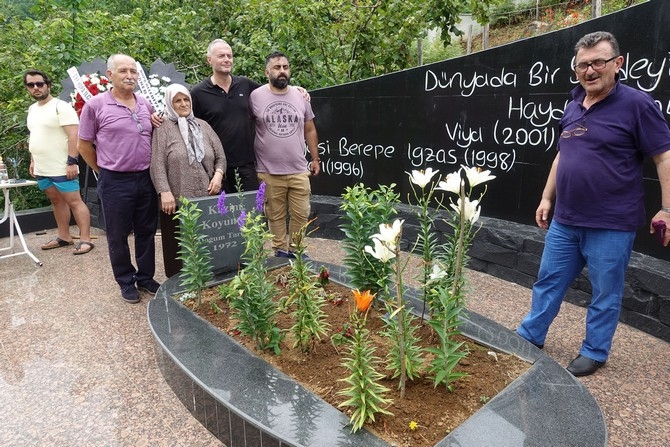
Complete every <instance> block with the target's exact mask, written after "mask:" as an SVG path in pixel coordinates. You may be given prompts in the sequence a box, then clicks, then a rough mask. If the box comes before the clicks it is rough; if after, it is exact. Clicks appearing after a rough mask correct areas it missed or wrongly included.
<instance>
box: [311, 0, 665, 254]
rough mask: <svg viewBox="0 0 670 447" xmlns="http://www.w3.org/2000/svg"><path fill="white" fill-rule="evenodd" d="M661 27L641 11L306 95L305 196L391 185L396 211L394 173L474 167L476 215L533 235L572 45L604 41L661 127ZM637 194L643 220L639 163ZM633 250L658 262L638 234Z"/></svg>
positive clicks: (652, 179) (652, 190)
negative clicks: (606, 37)
mask: <svg viewBox="0 0 670 447" xmlns="http://www.w3.org/2000/svg"><path fill="white" fill-rule="evenodd" d="M668 23H670V2H667V1H662V0H652V1H649V2H645V3H641V4H639V5H636V6H633V7H630V8H626V9H624V10H622V11H620V12H617V13H616V14H610V15H606V16H603V17H601V18H598V19H595V20H588V21H586V22H583V23H581V24H579V25H576V26H572V27H569V28H566V29H562V30H559V31H555V32H551V33H546V34H543V35H539V36H536V37H532V38H529V39H524V40H520V41H517V42H513V43H510V44H508V45H503V46H500V47H495V48H491V49H489V50H486V51H481V52H477V53H474V54H471V55H468V56H463V57H459V58H454V59H449V60H445V61H442V62H436V63H433V64H430V65H425V66H421V67H416V68H412V69H409V70H403V71H400V72H396V73H391V74H388V75H384V76H379V77H376V78H371V79H366V80H363V81H359V82H351V83H347V84H343V85H339V86H334V87H329V88H324V89H319V90H315V91H312V92H310V94H311V97H312V108H313V109H314V113H315V116H316V117H315V119H314V122H315V124H316V127H317V130H318V133H319V154H320V155H319V157H320V159H321V174H320V175H319V176H318V177H315V178H314V179H313V180H312V192H313V193H314V194H319V195H331V196H340V195H341V194H342V193H343V190H344V188H345V186H351V185H353V184H355V183H358V182H363V183H365V185H366V186H368V187H371V188H375V187H377V185H380V184H383V185H390V184H391V183H395V184H397V185H398V188H397V191H398V192H399V193H400V197H401V198H402V199H403V200H406V199H407V197H408V195H409V196H411V189H410V184H409V181H408V177H407V175H406V174H405V173H406V172H409V171H412V170H414V169H426V168H428V167H431V168H433V169H438V170H439V171H440V174H441V175H446V174H448V173H451V172H454V171H456V170H457V169H458V168H459V167H460V165H466V166H471V167H480V168H482V169H489V170H491V171H492V174H493V175H496V176H497V178H496V179H495V180H494V181H493V182H490V183H489V184H488V192H487V194H486V197H485V198H484V200H483V202H482V214H483V215H485V216H487V217H495V218H498V219H503V220H509V221H513V222H518V223H523V224H528V225H535V221H534V216H535V209H536V208H537V206H538V203H539V200H540V195H541V193H542V189H543V188H544V184H545V182H546V178H547V174H548V173H549V169H550V167H551V163H552V160H553V159H554V157H555V156H556V143H557V140H558V122H559V120H560V119H561V117H562V116H563V109H564V108H565V106H566V104H567V102H568V101H569V100H570V95H569V92H570V90H571V89H572V88H574V87H575V86H576V85H577V83H578V82H577V79H576V78H575V73H574V71H573V70H572V64H573V63H574V60H573V58H574V57H573V54H574V50H573V47H574V45H575V43H576V42H577V41H578V40H579V38H580V37H582V36H583V35H585V34H587V33H591V32H594V31H600V30H604V31H609V32H611V33H613V34H614V35H615V36H616V37H617V39H618V41H619V45H620V49H621V54H622V56H623V57H624V61H625V62H624V64H623V66H622V67H621V70H620V75H621V82H623V83H625V84H627V85H629V86H631V87H634V88H636V89H638V90H642V91H645V92H647V93H649V94H650V95H651V96H652V97H653V98H654V99H655V100H656V103H657V105H658V107H659V109H660V110H661V111H662V113H663V115H664V116H665V117H666V119H670V58H669V57H668V54H669V53H670V33H668V32H667V24H668ZM594 175H598V173H594ZM644 187H645V193H646V197H645V205H646V208H647V217H648V218H649V219H650V218H651V217H652V216H653V215H654V214H655V213H656V212H657V211H658V209H659V207H660V206H661V197H660V187H659V180H658V176H657V174H656V169H655V166H654V163H653V162H652V161H651V160H647V163H646V164H645V167H644ZM635 249H636V250H637V251H641V252H643V253H646V254H650V255H652V256H655V257H658V258H661V259H670V252H669V251H668V250H666V249H664V248H663V247H661V246H660V245H659V244H657V243H656V242H655V240H654V239H653V238H651V237H650V236H649V230H648V229H647V228H643V229H641V230H640V232H639V233H638V237H637V241H636V248H635Z"/></svg>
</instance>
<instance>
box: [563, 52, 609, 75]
mask: <svg viewBox="0 0 670 447" xmlns="http://www.w3.org/2000/svg"><path fill="white" fill-rule="evenodd" d="M617 57H619V56H614V57H610V58H609V59H596V60H594V61H591V63H589V64H587V63H586V62H580V63H578V64H575V65H573V66H572V68H573V69H574V70H575V72H577V73H586V70H588V69H589V67H591V68H593V69H594V70H602V69H603V68H605V65H607V63H608V62H610V61H613V60H614V59H616V58H617Z"/></svg>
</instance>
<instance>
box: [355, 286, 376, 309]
mask: <svg viewBox="0 0 670 447" xmlns="http://www.w3.org/2000/svg"><path fill="white" fill-rule="evenodd" d="M375 295H377V294H376V293H375V294H372V293H370V291H369V290H366V291H364V292H361V291H359V290H358V289H357V290H354V299H355V300H356V307H357V308H358V310H360V311H361V312H365V311H366V310H368V308H369V307H370V303H372V298H374V297H375Z"/></svg>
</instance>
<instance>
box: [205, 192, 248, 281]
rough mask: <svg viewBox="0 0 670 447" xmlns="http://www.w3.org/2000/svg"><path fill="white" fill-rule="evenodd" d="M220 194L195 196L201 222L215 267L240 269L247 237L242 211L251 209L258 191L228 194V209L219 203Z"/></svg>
mask: <svg viewBox="0 0 670 447" xmlns="http://www.w3.org/2000/svg"><path fill="white" fill-rule="evenodd" d="M218 200H219V197H218V196H215V197H203V198H198V199H192V202H193V203H195V204H197V206H198V208H199V209H201V210H202V215H201V216H200V219H199V223H201V224H202V232H203V234H204V236H205V240H206V241H207V247H208V248H209V252H210V254H211V255H212V264H213V271H214V272H215V273H225V272H229V271H235V270H237V267H238V264H239V262H240V257H241V256H242V253H243V252H244V239H242V233H241V232H240V228H239V227H238V224H237V218H238V217H239V216H240V213H241V212H242V211H246V212H249V211H251V210H252V209H253V208H254V206H255V205H256V191H249V192H243V193H236V194H229V195H227V196H226V201H225V205H226V210H227V211H226V213H225V214H221V213H220V212H219V209H218V207H217V202H218Z"/></svg>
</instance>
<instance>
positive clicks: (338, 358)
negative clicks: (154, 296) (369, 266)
mask: <svg viewBox="0 0 670 447" xmlns="http://www.w3.org/2000/svg"><path fill="white" fill-rule="evenodd" d="M288 271H289V267H283V268H280V269H278V270H273V271H272V272H270V273H269V280H271V281H274V282H276V284H277V287H278V288H279V290H280V293H279V294H277V297H276V298H277V299H280V298H281V297H282V296H285V295H286V293H287V290H288V286H287V285H286V278H287V272H288ZM325 290H326V292H327V294H328V296H329V297H330V298H331V299H330V300H329V302H328V303H327V304H326V306H324V310H325V312H326V313H327V314H328V318H327V322H328V323H329V324H330V328H329V335H328V337H327V338H323V339H322V340H320V341H319V342H317V343H316V344H315V346H314V350H313V352H309V353H303V352H301V351H300V350H299V349H297V348H296V349H293V348H292V346H293V338H292V335H291V334H290V333H287V335H286V338H285V339H284V341H283V342H282V345H281V350H282V353H281V355H279V356H276V355H273V354H271V353H270V352H267V351H265V352H261V351H259V350H257V349H255V347H254V344H253V342H252V341H251V339H249V338H248V337H244V336H241V335H240V334H239V333H238V331H236V330H235V328H234V327H235V321H232V320H231V318H230V313H229V308H228V303H227V302H226V301H224V300H221V299H220V297H219V295H218V292H217V290H216V289H214V288H213V289H209V290H206V291H205V292H204V297H203V299H202V304H201V305H200V306H199V307H198V306H196V308H194V309H193V310H194V311H195V312H196V313H198V314H199V315H200V316H201V317H202V318H204V319H206V320H207V321H209V322H210V323H211V324H213V325H214V326H216V327H217V328H219V329H220V330H222V331H223V332H225V333H227V334H228V335H230V336H232V337H234V338H235V339H236V340H237V341H238V342H240V343H241V344H243V345H244V346H246V347H247V348H248V349H249V350H251V351H252V352H254V354H256V355H258V356H259V357H261V358H263V359H264V360H265V361H267V362H268V363H270V364H272V365H273V366H275V367H276V368H278V369H280V370H281V371H283V372H284V373H285V374H287V375H289V376H291V377H293V378H294V379H295V380H297V381H298V382H300V383H302V384H303V385H304V386H305V387H306V388H308V389H309V390H311V391H312V392H314V393H315V394H317V395H319V396H320V397H321V398H322V399H324V400H326V401H327V402H329V403H330V404H331V405H333V406H335V407H337V406H338V405H339V404H340V403H341V402H343V401H344V400H345V398H344V396H341V395H339V394H338V392H339V391H341V390H342V389H344V388H345V385H346V384H345V383H344V382H342V381H341V380H340V379H344V378H345V377H347V376H348V375H349V371H348V370H347V369H346V368H344V367H343V366H341V363H342V355H343V354H345V353H346V345H341V346H339V347H338V348H337V349H336V348H335V347H334V346H333V344H332V343H331V340H330V335H332V334H333V333H334V332H335V331H337V330H338V329H341V328H342V325H343V324H345V323H347V322H349V312H350V311H351V309H352V308H354V307H355V304H354V300H353V295H352V293H351V289H349V288H348V287H345V286H342V285H340V284H336V283H334V282H330V283H329V284H327V285H326V286H325ZM338 299H339V301H341V304H339V305H335V304H333V303H334V302H336V301H338ZM212 300H215V301H216V304H217V305H218V307H219V308H220V310H221V311H220V313H217V314H214V313H213V312H212V306H211V301H212ZM189 304H193V305H195V303H193V302H190V303H187V305H189ZM381 315H382V314H381V313H380V312H378V311H376V310H374V309H371V310H370V313H369V315H368V323H367V325H368V329H370V332H371V334H372V337H373V342H374V346H376V347H377V348H376V351H375V355H376V356H377V357H380V358H383V357H384V355H385V353H386V352H387V349H386V346H387V343H388V340H387V339H386V338H384V337H381V336H379V335H377V332H379V330H381V329H382V327H383V322H382V320H381V318H380V317H381ZM417 321H418V320H417ZM292 324H293V320H292V317H291V315H290V311H289V313H286V314H284V313H279V314H278V325H279V327H280V328H282V329H284V330H286V332H289V331H288V329H289V328H290V327H291V325H292ZM419 335H420V338H421V340H422V345H423V346H428V343H429V341H430V340H431V338H432V337H431V329H430V327H429V326H428V325H427V324H423V325H422V327H421V328H420V330H419ZM462 341H464V342H465V345H464V346H465V347H467V350H468V351H469V355H468V356H467V357H466V358H465V359H463V360H461V362H460V364H459V366H458V368H457V371H462V372H466V373H467V374H468V376H467V377H465V378H462V379H459V380H458V381H456V382H455V384H454V387H455V389H454V392H450V391H448V390H446V389H445V387H444V386H440V387H438V388H435V387H434V386H433V382H432V381H431V380H430V379H429V378H419V379H416V380H415V381H413V382H410V381H408V382H407V389H406V392H405V398H404V399H402V400H401V399H400V393H399V391H398V390H397V386H398V381H397V380H391V379H390V376H387V379H386V380H384V381H383V385H384V386H386V387H387V388H389V389H391V392H389V393H387V395H386V397H387V398H389V399H392V400H393V403H392V404H391V405H390V406H389V407H388V410H389V411H390V412H391V413H393V414H394V416H387V415H378V416H377V418H376V419H377V420H376V422H375V423H373V424H371V425H370V424H366V427H367V428H368V429H370V430H371V431H373V432H375V433H376V434H377V435H378V436H380V437H382V438H383V439H385V440H386V441H387V442H389V443H391V444H393V445H396V446H413V447H424V446H425V447H432V446H434V445H435V444H436V443H437V442H439V440H441V439H442V438H443V437H445V436H446V435H448V434H449V432H450V431H451V430H453V429H455V428H456V427H457V426H458V425H460V424H461V423H462V422H463V421H465V420H466V419H467V418H469V417H470V416H471V415H472V414H473V413H474V412H475V411H477V410H478V409H479V408H481V407H482V406H483V405H484V404H485V403H486V402H488V400H490V399H492V398H493V397H494V396H495V395H496V394H498V393H499V392H500V391H502V389H503V388H505V387H506V386H507V385H509V384H510V383H511V382H512V381H514V380H515V379H516V378H517V377H518V376H519V375H521V374H522V373H524V372H525V371H526V370H527V369H528V368H529V367H530V364H528V363H527V362H525V361H523V360H521V359H519V358H517V357H515V356H511V355H507V354H503V353H500V352H496V353H493V352H492V351H491V350H490V349H488V348H487V347H484V346H481V345H478V344H476V343H474V342H473V341H472V340H470V339H468V338H465V337H464V338H463V339H462ZM338 350H339V352H338ZM380 372H382V373H384V374H387V373H388V372H389V371H380ZM343 410H344V411H345V413H346V414H348V415H349V414H350V412H347V409H343ZM411 422H415V423H416V428H415V429H414V430H412V429H410V423H411ZM412 425H414V424H412Z"/></svg>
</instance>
